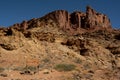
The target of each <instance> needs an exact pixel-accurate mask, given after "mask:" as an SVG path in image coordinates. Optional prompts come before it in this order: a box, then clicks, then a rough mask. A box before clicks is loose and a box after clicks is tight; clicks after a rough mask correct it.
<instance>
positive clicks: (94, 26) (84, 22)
mask: <svg viewBox="0 0 120 80" xmlns="http://www.w3.org/2000/svg"><path fill="white" fill-rule="evenodd" d="M50 20H51V21H52V22H53V23H55V24H56V25H57V27H59V28H60V29H62V30H63V31H65V32H68V33H71V34H79V33H82V32H84V31H85V32H89V30H102V29H111V23H110V20H109V18H108V17H107V16H106V15H104V14H101V13H98V12H96V11H95V10H94V9H92V8H91V7H90V6H87V7H86V13H83V12H80V11H75V12H73V13H71V14H70V13H68V12H67V11H65V10H56V11H53V12H51V13H49V14H47V15H45V16H43V17H42V18H39V19H31V20H29V21H23V22H22V23H21V24H14V25H13V26H12V27H14V28H16V29H18V30H20V31H25V30H26V29H30V28H33V27H38V26H43V25H44V26H46V25H47V24H49V22H50ZM42 21H43V23H42Z"/></svg>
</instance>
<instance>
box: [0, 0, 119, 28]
mask: <svg viewBox="0 0 120 80" xmlns="http://www.w3.org/2000/svg"><path fill="white" fill-rule="evenodd" d="M87 5H90V6H92V7H93V8H94V9H95V10H96V11H98V12H100V13H104V14H106V15H107V16H108V17H109V18H110V20H111V23H112V26H113V27H117V28H120V22H119V21H120V20H119V19H120V0H0V26H6V27H7V26H10V25H13V24H14V23H20V22H22V21H23V20H29V19H32V18H39V17H41V16H43V15H45V14H47V13H48V12H51V11H54V10H59V9H63V10H67V11H69V12H73V11H76V10H80V11H82V12H85V10H86V6H87Z"/></svg>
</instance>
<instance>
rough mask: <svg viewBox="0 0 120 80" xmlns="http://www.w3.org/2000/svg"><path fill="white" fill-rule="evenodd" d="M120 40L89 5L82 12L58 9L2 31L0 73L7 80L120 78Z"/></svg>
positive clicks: (115, 79)
mask: <svg viewBox="0 0 120 80" xmlns="http://www.w3.org/2000/svg"><path fill="white" fill-rule="evenodd" d="M119 37H120V30H114V29H112V27H111V24H110V20H109V19H108V18H107V16H106V15H104V14H101V13H98V12H96V11H95V10H93V9H92V8H91V7H89V6H88V7H87V9H86V13H83V12H79V11H75V12H73V13H71V14H70V13H68V12H67V11H65V10H57V11H54V12H51V13H49V14H47V15H45V16H43V17H42V18H38V19H36V18H34V19H31V20H29V21H23V22H22V23H21V24H20V23H17V24H14V25H13V26H11V27H9V28H0V74H7V75H8V76H6V78H5V79H7V80H9V79H11V80H12V79H14V80H16V79H21V80H36V79H37V80H41V79H44V80H120V77H119V75H120V71H119V70H120V38H119ZM68 65H69V66H68ZM73 66H74V67H73ZM44 70H45V71H44ZM46 70H47V71H46ZM58 70H62V72H60V71H58ZM67 71H68V72H67ZM5 79H4V77H2V76H0V80H5Z"/></svg>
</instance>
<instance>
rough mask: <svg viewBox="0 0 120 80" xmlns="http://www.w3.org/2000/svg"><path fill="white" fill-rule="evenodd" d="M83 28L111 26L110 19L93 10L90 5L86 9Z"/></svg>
mask: <svg viewBox="0 0 120 80" xmlns="http://www.w3.org/2000/svg"><path fill="white" fill-rule="evenodd" d="M84 26H85V28H101V29H103V28H106V29H107V28H111V23H110V20H109V19H108V18H107V16H106V15H104V14H101V13H98V12H96V11H95V10H93V9H92V8H91V7H90V6H87V9H86V19H85V25H84Z"/></svg>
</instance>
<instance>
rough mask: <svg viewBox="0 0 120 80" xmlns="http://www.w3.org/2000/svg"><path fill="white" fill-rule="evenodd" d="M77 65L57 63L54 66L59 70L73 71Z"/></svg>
mask: <svg viewBox="0 0 120 80" xmlns="http://www.w3.org/2000/svg"><path fill="white" fill-rule="evenodd" d="M75 67H76V66H75V65H73V64H57V65H56V66H55V67H54V68H55V69H56V70H58V71H72V70H74V69H75Z"/></svg>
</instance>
